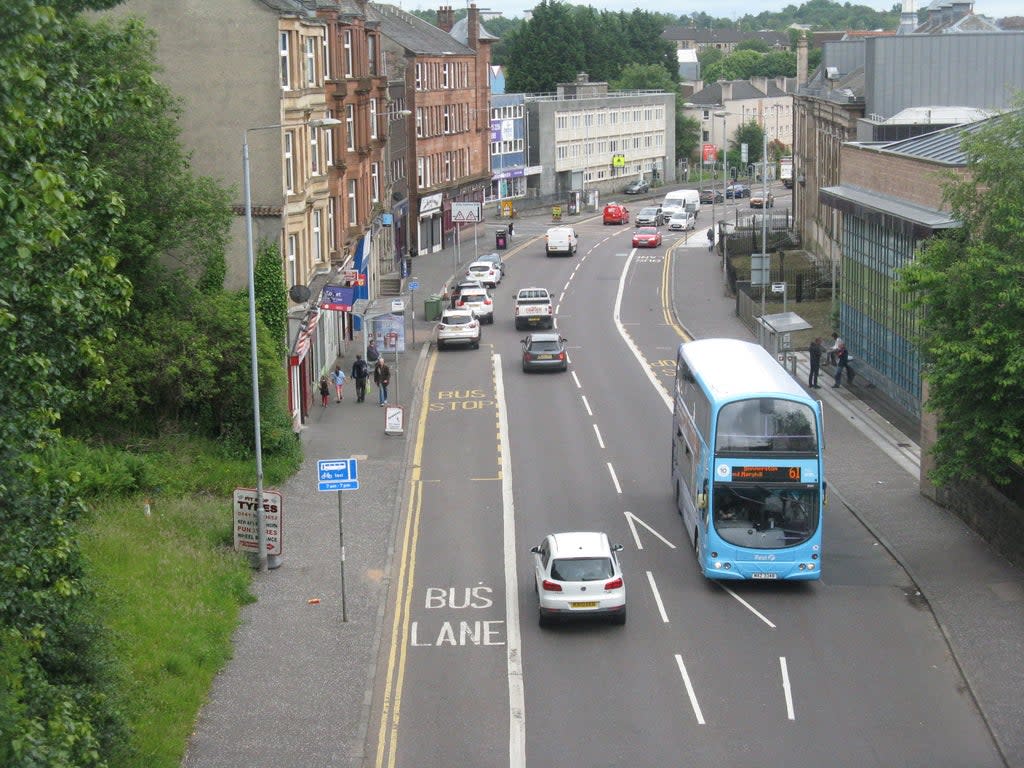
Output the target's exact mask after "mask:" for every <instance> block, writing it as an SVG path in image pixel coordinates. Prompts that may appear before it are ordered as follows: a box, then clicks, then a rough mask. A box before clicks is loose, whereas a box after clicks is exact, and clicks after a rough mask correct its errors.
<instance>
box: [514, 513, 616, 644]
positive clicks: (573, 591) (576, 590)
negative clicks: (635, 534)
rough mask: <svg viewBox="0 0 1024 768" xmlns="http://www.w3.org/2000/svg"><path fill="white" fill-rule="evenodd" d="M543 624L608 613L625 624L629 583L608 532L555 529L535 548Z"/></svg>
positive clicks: (535, 565) (535, 563) (537, 585)
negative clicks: (560, 530) (562, 530)
mask: <svg viewBox="0 0 1024 768" xmlns="http://www.w3.org/2000/svg"><path fill="white" fill-rule="evenodd" d="M530 551H531V552H533V572H534V582H535V587H536V590H537V602H538V615H537V619H538V622H539V623H540V625H541V626H542V627H543V626H546V625H547V624H549V623H550V622H551V621H552V620H553V619H564V618H577V617H604V618H609V619H611V620H612V621H614V622H615V623H616V624H625V623H626V584H625V581H624V580H623V578H622V567H621V566H620V565H619V557H618V553H619V552H621V551H622V545H621V544H616V545H614V546H612V545H611V544H609V543H608V536H607V535H606V534H604V533H600V532H593V531H589V532H588V531H574V532H570V533H552V534H549V535H548V536H546V537H544V541H543V542H541V543H540V544H539V545H537V546H536V547H533V549H531V550H530Z"/></svg>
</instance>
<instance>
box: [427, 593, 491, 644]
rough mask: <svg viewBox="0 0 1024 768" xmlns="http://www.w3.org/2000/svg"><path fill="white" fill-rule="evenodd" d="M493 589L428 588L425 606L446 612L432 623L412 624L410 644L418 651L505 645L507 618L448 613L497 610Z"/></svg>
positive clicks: (432, 609) (431, 609)
mask: <svg viewBox="0 0 1024 768" xmlns="http://www.w3.org/2000/svg"><path fill="white" fill-rule="evenodd" d="M493 591H494V590H493V589H491V587H483V586H476V587H427V589H426V593H425V595H424V601H423V607H424V608H425V609H426V610H428V611H444V612H445V615H443V616H442V615H440V614H439V616H438V619H437V620H432V621H419V620H417V621H413V622H411V623H410V625H409V645H410V646H412V647H416V648H423V647H427V648H444V647H460V646H467V645H481V646H490V645H494V646H504V645H505V621H504V619H493V618H484V617H482V616H481V615H480V614H479V613H475V614H471V617H469V618H465V619H464V618H461V617H458V618H456V616H455V615H452V613H449V612H457V611H474V612H476V611H488V610H489V609H491V608H493V607H494V599H493V598H492V593H493Z"/></svg>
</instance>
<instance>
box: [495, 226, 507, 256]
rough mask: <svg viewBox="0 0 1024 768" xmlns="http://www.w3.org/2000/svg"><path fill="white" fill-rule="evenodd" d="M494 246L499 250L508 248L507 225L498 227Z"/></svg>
mask: <svg viewBox="0 0 1024 768" xmlns="http://www.w3.org/2000/svg"><path fill="white" fill-rule="evenodd" d="M494 247H495V248H497V249H498V250H499V251H504V250H505V249H506V248H508V230H507V229H505V227H498V231H497V232H495V233H494Z"/></svg>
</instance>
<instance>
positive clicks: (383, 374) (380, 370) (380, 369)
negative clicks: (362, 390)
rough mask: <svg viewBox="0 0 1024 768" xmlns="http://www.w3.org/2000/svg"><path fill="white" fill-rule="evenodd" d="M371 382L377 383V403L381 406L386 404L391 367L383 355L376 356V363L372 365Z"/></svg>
mask: <svg viewBox="0 0 1024 768" xmlns="http://www.w3.org/2000/svg"><path fill="white" fill-rule="evenodd" d="M373 383H374V384H376V385H377V394H378V396H379V398H380V403H379V405H380V406H381V407H382V408H383V407H384V406H385V405H387V404H388V384H390V383H391V369H390V368H388V364H387V363H385V362H384V358H383V357H378V358H377V364H376V365H374V366H373Z"/></svg>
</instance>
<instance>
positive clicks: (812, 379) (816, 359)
mask: <svg viewBox="0 0 1024 768" xmlns="http://www.w3.org/2000/svg"><path fill="white" fill-rule="evenodd" d="M807 351H808V354H809V355H810V362H811V372H810V373H809V374H808V375H807V386H808V387H811V388H812V389H821V387H819V386H818V371H819V370H821V355H822V353H823V352H824V351H825V345H824V343H823V342H822V340H821V336H815V337H814V341H812V342H811V346H810V348H809V349H808V350H807Z"/></svg>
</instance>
